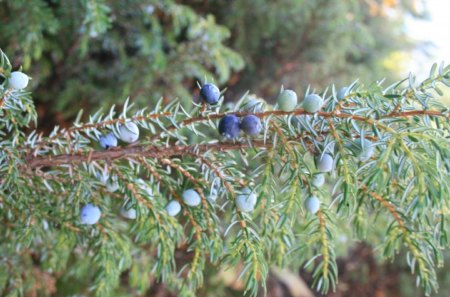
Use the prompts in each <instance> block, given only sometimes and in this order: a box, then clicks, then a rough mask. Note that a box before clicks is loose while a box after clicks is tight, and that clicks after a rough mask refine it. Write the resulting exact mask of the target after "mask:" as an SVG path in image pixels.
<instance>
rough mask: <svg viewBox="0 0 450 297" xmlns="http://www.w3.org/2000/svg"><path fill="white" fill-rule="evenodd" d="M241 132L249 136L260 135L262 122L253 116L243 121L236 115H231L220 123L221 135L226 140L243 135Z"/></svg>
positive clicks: (247, 116) (244, 118)
mask: <svg viewBox="0 0 450 297" xmlns="http://www.w3.org/2000/svg"><path fill="white" fill-rule="evenodd" d="M241 130H242V131H244V133H246V134H247V135H251V136H255V135H258V134H259V133H261V130H262V124H261V120H260V119H259V118H258V117H257V116H255V115H252V114H251V115H246V116H244V117H243V118H242V120H239V118H238V117H237V116H235V115H234V114H229V115H226V116H224V117H223V118H222V119H221V120H220V122H219V133H220V135H222V136H224V137H225V138H228V139H233V138H236V137H238V136H239V135H240V134H241Z"/></svg>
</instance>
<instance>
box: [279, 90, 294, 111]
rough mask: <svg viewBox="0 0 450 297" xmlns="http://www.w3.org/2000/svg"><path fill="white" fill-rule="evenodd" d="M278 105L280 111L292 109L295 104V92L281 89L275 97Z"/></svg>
mask: <svg viewBox="0 0 450 297" xmlns="http://www.w3.org/2000/svg"><path fill="white" fill-rule="evenodd" d="M277 102H278V106H279V108H280V109H281V110H282V111H293V110H294V109H295V107H296V106H297V102H298V99H297V93H295V92H294V91H292V90H283V91H282V92H281V93H280V94H279V95H278V98H277Z"/></svg>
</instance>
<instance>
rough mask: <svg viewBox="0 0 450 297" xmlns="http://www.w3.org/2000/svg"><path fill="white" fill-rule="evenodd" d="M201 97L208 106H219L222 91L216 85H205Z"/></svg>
mask: <svg viewBox="0 0 450 297" xmlns="http://www.w3.org/2000/svg"><path fill="white" fill-rule="evenodd" d="M200 97H201V98H202V99H203V101H205V102H206V103H208V104H211V105H214V104H217V102H219V99H220V90H219V88H218V87H217V86H216V85H213V84H205V85H203V87H202V89H201V90H200Z"/></svg>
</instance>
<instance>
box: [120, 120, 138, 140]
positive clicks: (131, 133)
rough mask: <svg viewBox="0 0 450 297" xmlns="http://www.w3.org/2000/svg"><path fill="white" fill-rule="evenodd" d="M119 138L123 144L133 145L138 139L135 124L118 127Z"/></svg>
mask: <svg viewBox="0 0 450 297" xmlns="http://www.w3.org/2000/svg"><path fill="white" fill-rule="evenodd" d="M119 137H120V139H122V140H123V141H125V142H128V143H133V142H135V141H136V140H138V138H139V128H138V126H137V125H136V124H135V123H132V122H130V123H126V124H123V125H121V126H120V127H119Z"/></svg>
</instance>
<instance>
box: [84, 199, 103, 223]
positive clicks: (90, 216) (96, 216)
mask: <svg viewBox="0 0 450 297" xmlns="http://www.w3.org/2000/svg"><path fill="white" fill-rule="evenodd" d="M101 215H102V213H101V211H100V208H98V207H97V206H95V205H93V204H92V203H89V204H86V205H84V206H83V207H82V208H81V212H80V219H81V223H82V224H87V225H94V224H96V223H97V222H98V220H100V217H101Z"/></svg>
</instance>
